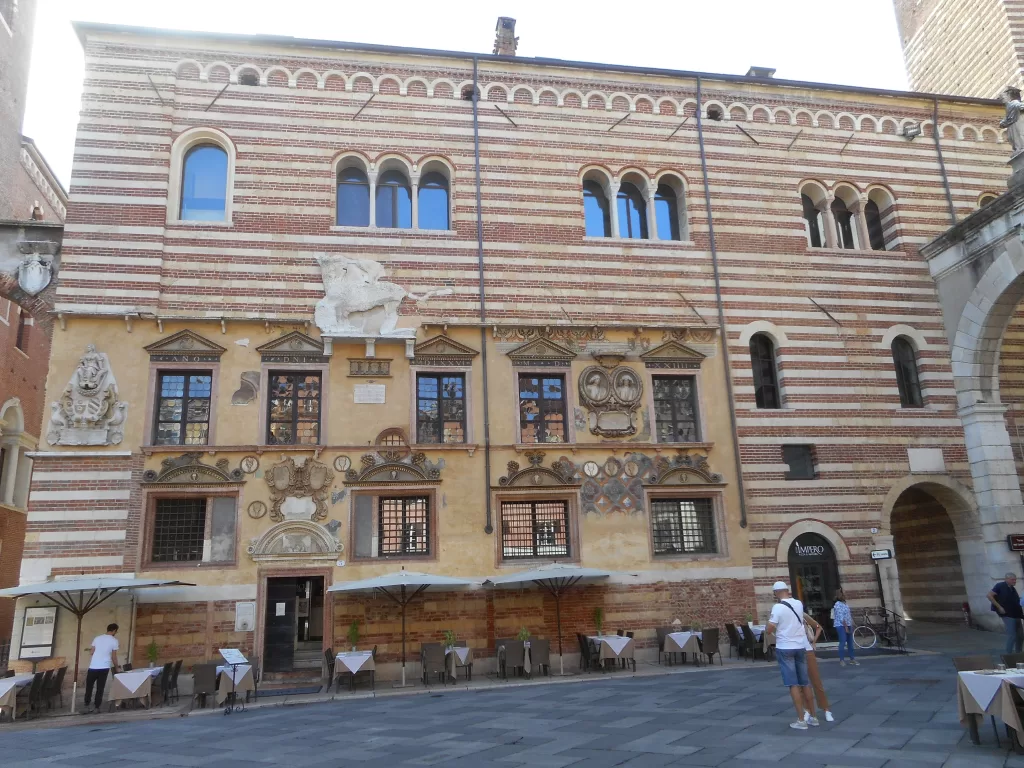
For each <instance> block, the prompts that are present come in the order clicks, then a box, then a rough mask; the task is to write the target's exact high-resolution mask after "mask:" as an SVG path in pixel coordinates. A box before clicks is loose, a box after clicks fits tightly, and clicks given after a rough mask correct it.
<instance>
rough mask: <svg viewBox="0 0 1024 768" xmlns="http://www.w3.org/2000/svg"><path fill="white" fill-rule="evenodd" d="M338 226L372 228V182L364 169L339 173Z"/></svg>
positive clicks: (343, 170) (346, 169)
mask: <svg viewBox="0 0 1024 768" xmlns="http://www.w3.org/2000/svg"><path fill="white" fill-rule="evenodd" d="M338 226H339V227H368V226H370V180H369V179H368V178H367V177H366V173H365V172H364V171H363V169H362V168H342V169H341V170H340V171H338Z"/></svg>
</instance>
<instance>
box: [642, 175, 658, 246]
mask: <svg viewBox="0 0 1024 768" xmlns="http://www.w3.org/2000/svg"><path fill="white" fill-rule="evenodd" d="M657 193H658V185H657V184H649V185H647V195H646V198H645V199H646V201H647V238H648V239H649V240H657V239H658V218H657V212H656V211H655V210H654V196H655V195H656V194H657Z"/></svg>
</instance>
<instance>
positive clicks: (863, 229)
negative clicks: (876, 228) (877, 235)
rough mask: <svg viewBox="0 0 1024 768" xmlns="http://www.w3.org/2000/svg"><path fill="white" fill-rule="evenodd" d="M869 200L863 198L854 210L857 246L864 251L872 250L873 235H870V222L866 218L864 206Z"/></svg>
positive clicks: (855, 204) (854, 206)
mask: <svg viewBox="0 0 1024 768" xmlns="http://www.w3.org/2000/svg"><path fill="white" fill-rule="evenodd" d="M867 203H868V201H867V198H864V197H862V198H861V199H860V200H858V201H857V202H856V203H854V205H853V208H851V210H852V211H853V220H854V221H855V222H856V223H857V246H858V248H859V249H860V250H862V251H870V250H871V235H870V234H868V220H867V217H865V216H864V206H865V205H867Z"/></svg>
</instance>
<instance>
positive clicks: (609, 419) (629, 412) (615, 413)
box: [579, 365, 644, 437]
mask: <svg viewBox="0 0 1024 768" xmlns="http://www.w3.org/2000/svg"><path fill="white" fill-rule="evenodd" d="M579 390H580V402H581V403H582V404H583V405H584V406H585V407H586V408H587V410H588V411H589V413H588V416H587V426H588V427H589V428H590V432H591V433H592V434H595V435H600V436H602V437H625V436H627V435H633V434H636V424H637V408H638V406H639V405H640V398H641V395H643V391H644V388H643V382H642V381H641V380H640V376H639V375H637V373H636V371H634V370H633V369H632V368H630V367H628V366H625V365H620V366H618V367H616V368H612V369H611V370H609V369H608V368H606V367H604V366H598V365H592V366H590V367H589V368H587V369H585V370H584V371H583V373H581V374H580V378H579Z"/></svg>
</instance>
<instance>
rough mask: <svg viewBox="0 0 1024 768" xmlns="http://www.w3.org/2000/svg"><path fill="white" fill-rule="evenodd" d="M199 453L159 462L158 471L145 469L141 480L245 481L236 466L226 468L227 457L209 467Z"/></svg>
mask: <svg viewBox="0 0 1024 768" xmlns="http://www.w3.org/2000/svg"><path fill="white" fill-rule="evenodd" d="M200 456H201V454H199V453H183V454H181V456H176V457H173V458H169V459H164V460H163V462H162V463H161V464H160V471H159V472H158V471H157V470H155V469H147V470H146V471H145V472H143V473H142V482H143V483H146V484H148V485H174V486H182V485H204V486H205V485H236V484H238V483H242V482H245V473H244V472H243V471H242V470H241V469H238V468H235V469H231V470H229V469H228V466H229V465H228V460H227V459H218V460H217V466H215V467H211V466H210V465H209V464H203V462H202V461H200Z"/></svg>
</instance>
